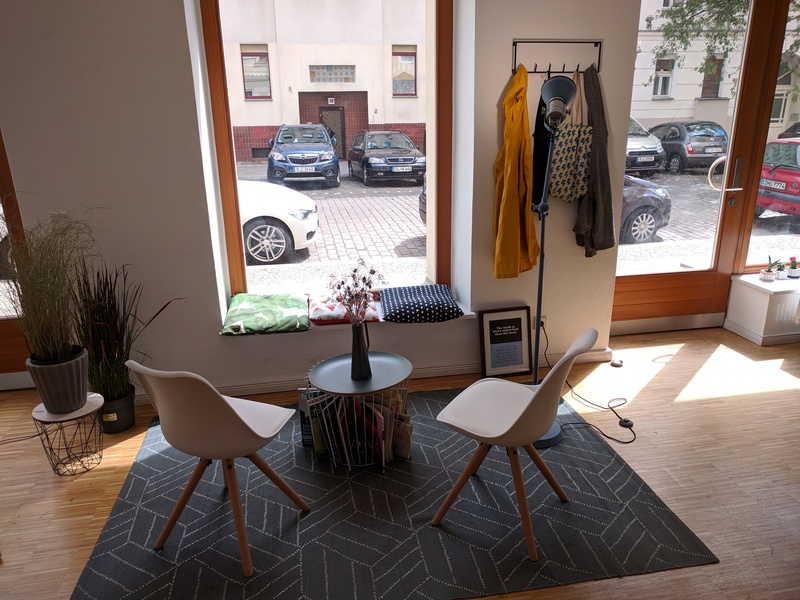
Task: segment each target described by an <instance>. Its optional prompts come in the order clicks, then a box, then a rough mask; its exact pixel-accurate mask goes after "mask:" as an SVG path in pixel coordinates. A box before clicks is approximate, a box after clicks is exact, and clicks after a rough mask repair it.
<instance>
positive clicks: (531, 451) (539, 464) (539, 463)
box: [524, 444, 569, 502]
mask: <svg viewBox="0 0 800 600" xmlns="http://www.w3.org/2000/svg"><path fill="white" fill-rule="evenodd" d="M524 448H525V450H526V451H527V452H528V455H529V456H530V457H531V458H532V459H533V462H534V464H535V465H536V468H537V469H539V471H541V473H542V475H544V478H545V479H546V480H547V483H549V484H550V487H551V488H553V491H555V493H556V494H558V497H559V498H561V501H562V502H568V501H569V498H567V493H566V492H565V491H564V490H562V489H561V486H560V485H559V484H558V481H556V478H555V477H554V476H553V474H552V473H551V472H550V469H548V468H547V465H546V464H545V462H544V461H543V460H542V457H541V456H540V455H539V453H538V452H537V451H536V448H534V447H533V444H528V445H527V446H524Z"/></svg>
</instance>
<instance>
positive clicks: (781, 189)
mask: <svg viewBox="0 0 800 600" xmlns="http://www.w3.org/2000/svg"><path fill="white" fill-rule="evenodd" d="M765 210H771V211H773V212H777V213H783V214H787V215H800V138H786V139H778V140H773V141H771V142H769V143H767V147H766V149H765V150H764V164H763V166H762V167H761V179H759V182H758V200H757V202H756V216H757V217H759V216H761V215H762V214H763V212H764V211H765Z"/></svg>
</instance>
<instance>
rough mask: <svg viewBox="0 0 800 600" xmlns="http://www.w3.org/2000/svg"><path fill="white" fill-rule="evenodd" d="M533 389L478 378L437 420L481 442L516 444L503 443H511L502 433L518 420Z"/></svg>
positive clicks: (502, 381)
mask: <svg viewBox="0 0 800 600" xmlns="http://www.w3.org/2000/svg"><path fill="white" fill-rule="evenodd" d="M535 389H536V386H533V385H523V384H520V383H515V382H513V381H507V380H505V379H495V378H491V377H489V378H485V379H481V380H479V381H476V382H475V383H473V384H472V385H471V386H469V387H468V388H467V389H465V390H464V391H463V392H461V393H460V394H459V395H458V396H456V397H455V398H454V399H453V400H452V401H451V402H450V403H449V404H448V405H447V406H445V407H444V408H443V409H442V411H441V412H440V413H439V415H438V416H437V417H436V419H437V420H438V421H440V422H442V423H444V424H445V425H448V426H450V427H452V428H453V429H455V430H456V431H458V432H460V433H463V434H464V435H466V436H468V437H471V438H473V439H476V440H478V441H480V442H485V443H487V444H492V445H499V446H507V445H517V444H507V443H505V442H506V441H510V440H506V439H505V438H504V434H506V433H507V432H508V431H509V430H510V429H511V428H512V426H513V425H514V424H515V423H516V422H517V421H518V420H519V417H520V415H521V414H522V412H523V411H524V410H525V409H526V408H527V406H528V403H529V402H530V400H531V397H532V396H533V393H534V390H535ZM530 439H536V438H534V437H532V438H530Z"/></svg>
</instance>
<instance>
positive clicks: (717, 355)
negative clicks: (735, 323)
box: [675, 346, 800, 402]
mask: <svg viewBox="0 0 800 600" xmlns="http://www.w3.org/2000/svg"><path fill="white" fill-rule="evenodd" d="M782 366H783V360H782V359H776V360H767V361H753V360H751V359H749V358H748V357H747V356H744V355H743V354H740V353H738V352H736V351H734V350H731V349H730V348H727V347H726V346H718V347H717V349H716V350H715V351H714V353H713V354H712V355H711V356H710V357H709V358H708V360H707V361H706V362H705V364H704V365H703V366H702V367H701V368H700V370H699V371H698V372H697V373H696V374H695V376H694V377H692V380H691V381H690V382H689V383H688V384H687V385H686V387H684V388H683V391H682V392H681V394H680V395H679V396H678V397H677V398H676V399H675V400H676V401H677V402H686V401H689V400H700V399H705V398H723V397H731V396H741V395H744V394H763V393H764V392H770V391H778V390H792V389H795V390H799V391H800V379H798V378H797V377H795V376H794V375H791V374H789V373H786V372H785V371H783V370H782Z"/></svg>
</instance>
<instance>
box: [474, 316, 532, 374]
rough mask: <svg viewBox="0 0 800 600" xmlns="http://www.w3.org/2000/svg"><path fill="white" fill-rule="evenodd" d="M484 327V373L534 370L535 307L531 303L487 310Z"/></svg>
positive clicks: (519, 372)
mask: <svg viewBox="0 0 800 600" xmlns="http://www.w3.org/2000/svg"><path fill="white" fill-rule="evenodd" d="M478 321H479V323H480V327H481V369H482V371H483V376H484V377H494V376H497V375H524V374H526V373H531V372H532V371H533V368H532V367H531V309H530V307H529V306H520V307H517V308H501V309H497V310H484V311H481V312H479V313H478Z"/></svg>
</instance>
